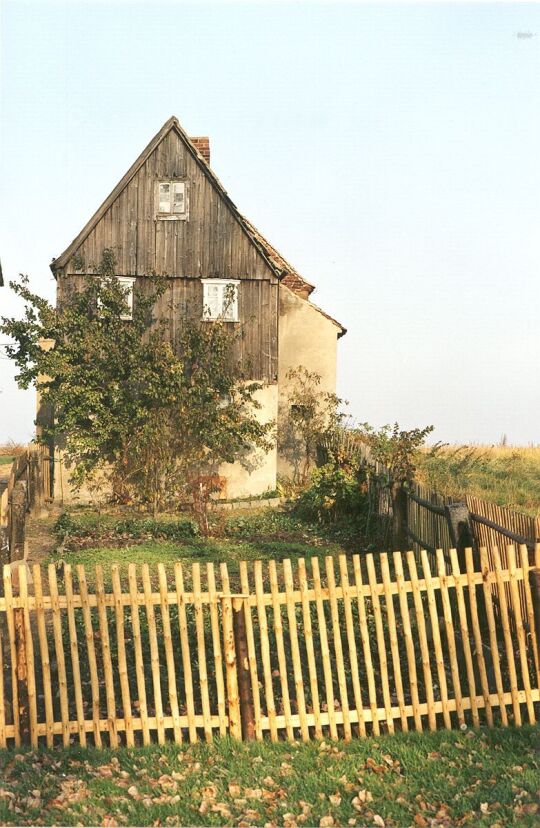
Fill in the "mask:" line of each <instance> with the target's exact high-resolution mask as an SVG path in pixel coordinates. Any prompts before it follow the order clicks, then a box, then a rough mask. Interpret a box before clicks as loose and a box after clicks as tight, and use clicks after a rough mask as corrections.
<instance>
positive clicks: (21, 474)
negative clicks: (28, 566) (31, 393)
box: [0, 445, 52, 561]
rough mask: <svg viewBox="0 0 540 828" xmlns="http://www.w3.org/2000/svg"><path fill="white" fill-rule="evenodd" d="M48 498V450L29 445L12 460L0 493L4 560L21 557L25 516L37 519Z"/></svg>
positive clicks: (49, 498) (49, 497)
mask: <svg viewBox="0 0 540 828" xmlns="http://www.w3.org/2000/svg"><path fill="white" fill-rule="evenodd" d="M51 499H52V472H51V457H50V451H49V448H48V447H47V446H41V445H40V446H30V447H29V448H27V449H25V450H24V451H23V452H22V453H21V454H19V455H17V457H15V459H14V461H13V464H12V467H11V472H10V475H9V478H8V483H7V487H6V488H5V489H4V490H3V491H2V493H1V494H0V530H2V531H0V535H3V536H4V537H5V539H6V541H5V552H4V557H5V558H6V559H7V560H11V561H13V560H20V559H22V558H23V557H24V547H25V527H26V517H27V515H28V514H34V515H38V516H39V515H40V514H41V512H42V510H43V508H44V506H45V504H46V503H47V502H50V501H51ZM1 551H3V550H1ZM0 560H1V558H0Z"/></svg>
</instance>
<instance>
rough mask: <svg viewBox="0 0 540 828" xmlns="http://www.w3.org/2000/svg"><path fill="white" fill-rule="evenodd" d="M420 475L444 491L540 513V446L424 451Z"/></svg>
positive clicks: (458, 447)
mask: <svg viewBox="0 0 540 828" xmlns="http://www.w3.org/2000/svg"><path fill="white" fill-rule="evenodd" d="M417 478H418V480H419V481H420V482H421V483H424V484H426V485H427V486H429V488H430V489H434V490H435V491H437V492H440V493H441V494H445V495H450V496H452V497H458V498H459V497H460V496H463V495H464V494H471V495H476V496H477V497H481V498H483V499H484V500H489V501H492V502H493V503H498V504H499V505H500V506H507V507H509V508H510V509H516V510H517V511H521V512H527V513H528V514H531V515H539V516H540V446H535V447H529V448H526V447H514V446H446V447H444V448H443V449H440V450H438V451H437V452H436V453H435V454H433V453H431V452H429V451H424V452H421V453H420V456H419V461H418V474H417Z"/></svg>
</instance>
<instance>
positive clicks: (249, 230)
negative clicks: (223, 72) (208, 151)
mask: <svg viewBox="0 0 540 828" xmlns="http://www.w3.org/2000/svg"><path fill="white" fill-rule="evenodd" d="M171 130H174V131H175V132H176V133H177V135H178V136H179V137H180V139H181V140H182V142H183V143H184V144H185V146H186V147H187V149H188V151H189V152H190V153H191V155H192V156H193V157H194V159H195V160H196V162H197V163H198V164H199V166H200V167H201V168H202V169H203V170H204V173H205V175H206V177H207V178H208V179H209V180H210V182H211V184H212V185H213V186H214V188H215V189H216V190H217V191H218V192H219V193H220V195H221V196H222V198H223V199H224V201H225V202H226V203H227V205H228V207H229V209H230V210H231V213H232V215H233V216H234V218H235V219H236V221H237V222H238V224H239V225H240V227H241V228H242V230H243V231H244V232H245V233H246V235H247V236H248V237H249V238H250V240H251V242H252V243H253V244H254V245H255V247H256V248H257V249H258V251H259V253H260V255H261V256H262V257H263V259H264V260H265V261H266V263H267V265H268V266H269V267H270V269H271V270H272V271H273V272H274V274H275V276H276V277H277V278H278V279H279V280H280V281H281V282H282V283H283V284H284V285H286V286H287V287H288V288H289V289H290V290H292V291H293V292H294V293H296V294H297V295H298V296H301V297H302V298H303V299H305V300H306V301H309V299H308V297H309V295H310V294H311V293H312V292H313V291H314V290H315V287H314V285H312V284H311V283H310V282H308V281H307V280H306V279H304V278H303V277H302V276H300V274H299V273H298V272H297V271H296V270H295V268H294V267H293V266H292V265H291V264H289V262H287V260H286V259H284V258H283V256H281V254H280V253H278V251H277V250H276V249H275V247H273V246H272V245H271V244H270V242H269V241H267V240H266V239H265V238H264V236H263V235H262V234H261V233H260V232H259V231H258V230H257V228H256V227H254V226H253V224H251V222H250V221H248V219H247V218H245V216H243V215H242V214H241V213H240V212H239V210H238V208H237V207H236V204H234V202H233V201H232V200H231V198H230V197H229V195H228V193H227V191H226V190H225V187H224V186H223V184H222V183H221V182H220V180H219V178H218V177H217V175H216V174H215V173H214V171H213V170H212V169H211V167H210V166H209V164H208V163H207V162H206V160H205V158H204V157H203V155H202V154H201V153H200V152H199V149H198V147H199V143H197V142H198V141H199V140H200V139H194V140H193V141H192V139H190V137H189V136H188V135H187V133H186V132H185V131H184V130H183V129H182V127H181V126H180V123H179V121H178V119H177V118H176V117H174V116H173V117H172V118H169V120H168V121H166V122H165V123H164V124H163V126H162V127H161V129H160V130H159V132H158V133H157V134H156V135H154V137H153V138H152V140H151V141H150V143H149V144H148V145H147V146H146V147H145V149H144V150H143V151H142V153H141V154H140V155H139V157H138V158H137V160H136V161H135V162H134V163H133V164H132V165H131V167H130V168H129V170H128V171H127V173H126V174H125V175H124V176H123V178H122V179H121V180H120V181H119V182H118V184H117V185H116V187H115V188H114V189H113V190H112V191H111V192H110V193H109V195H108V196H107V198H106V199H105V201H104V202H103V203H102V204H101V206H100V207H98V209H97V210H96V212H95V213H94V215H93V216H92V218H91V219H90V220H89V221H88V222H87V223H86V224H85V226H84V227H83V229H82V230H81V232H80V233H79V235H78V236H76V238H75V239H73V241H72V242H71V244H70V245H69V246H68V247H67V248H66V249H65V250H64V252H63V253H62V254H61V255H60V256H59V257H58V258H57V259H53V260H52V262H51V265H50V267H51V270H52V272H53V274H54V275H55V277H56V271H57V270H60V269H61V268H63V267H65V265H66V264H67V263H68V261H69V260H70V258H71V257H72V256H73V254H74V253H75V252H76V251H77V249H78V248H79V247H80V245H81V244H82V243H83V242H84V241H85V239H86V238H87V237H88V236H89V235H90V233H91V232H92V230H93V229H94V227H95V226H96V225H97V223H98V222H99V221H100V220H101V218H102V217H103V216H104V215H105V213H106V212H107V210H108V209H109V207H110V206H111V205H112V204H113V202H114V201H115V200H116V199H117V198H118V196H119V195H120V193H121V192H122V191H123V190H124V188H125V187H127V185H128V184H129V182H130V181H131V179H132V178H133V177H134V176H135V175H136V174H137V173H138V171H139V170H140V169H141V167H142V166H143V164H144V163H145V161H146V160H147V159H148V157H149V156H150V155H151V154H152V152H153V151H154V150H155V148H156V147H157V146H158V144H160V142H161V141H162V140H163V139H164V138H165V136H166V135H167V134H168V133H169V132H170V131H171ZM0 279H1V271H0ZM0 283H1V282H0ZM310 304H312V303H310ZM313 307H314V308H315V309H316V310H318V311H319V312H320V313H321V314H322V315H323V316H325V317H326V318H327V319H329V320H330V321H331V322H333V323H334V324H335V325H336V326H337V327H338V328H339V329H340V333H339V334H338V337H339V336H343V334H345V333H346V329H345V328H344V327H343V326H342V325H341V324H340V323H339V322H338V321H337V320H335V319H333V318H332V317H331V316H329V315H328V314H327V313H325V312H324V311H322V310H321V309H320V308H318V307H317V305H313Z"/></svg>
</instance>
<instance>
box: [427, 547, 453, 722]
mask: <svg viewBox="0 0 540 828" xmlns="http://www.w3.org/2000/svg"><path fill="white" fill-rule="evenodd" d="M420 556H421V559H422V569H423V572H424V580H425V582H426V587H427V599H428V608H429V618H430V621H431V632H432V636H433V646H434V649H435V660H436V664H437V678H438V681H439V689H440V693H441V701H442V708H443V720H444V726H445V727H446V728H449V729H450V728H451V727H452V719H451V717H450V709H449V707H448V686H447V683H446V671H445V665H444V659H443V651H442V645H441V632H440V628H439V616H438V613H437V603H436V600H435V590H434V588H433V581H432V579H431V568H430V565H429V559H428V555H427V552H426V550H425V549H422V550H421V552H420Z"/></svg>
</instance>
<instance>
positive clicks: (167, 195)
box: [159, 183, 171, 213]
mask: <svg viewBox="0 0 540 828" xmlns="http://www.w3.org/2000/svg"><path fill="white" fill-rule="evenodd" d="M170 191H171V185H170V184H165V183H163V184H160V185H159V212H160V213H170V212H171V192H170Z"/></svg>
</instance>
